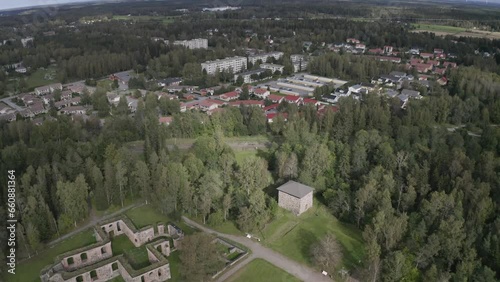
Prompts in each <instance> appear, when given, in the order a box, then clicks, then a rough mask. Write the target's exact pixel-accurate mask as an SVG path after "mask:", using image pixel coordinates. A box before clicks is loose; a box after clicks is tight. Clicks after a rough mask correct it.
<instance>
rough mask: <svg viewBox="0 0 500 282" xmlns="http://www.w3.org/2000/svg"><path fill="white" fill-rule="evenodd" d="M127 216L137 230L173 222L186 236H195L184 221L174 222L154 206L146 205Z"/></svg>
mask: <svg viewBox="0 0 500 282" xmlns="http://www.w3.org/2000/svg"><path fill="white" fill-rule="evenodd" d="M126 214H127V216H128V217H129V218H130V219H131V220H132V222H133V223H134V224H135V226H136V227H137V228H139V229H140V228H143V227H145V226H148V225H152V224H156V223H158V222H162V223H167V222H173V223H174V224H175V225H177V226H178V227H180V228H181V229H182V231H184V233H185V234H186V235H189V234H193V233H194V231H195V230H194V229H192V228H191V227H189V226H187V225H186V224H185V223H184V222H183V221H174V220H172V219H171V218H169V217H168V216H166V215H163V214H161V213H160V212H158V211H156V210H155V209H154V208H153V206H152V205H144V206H141V207H137V208H133V209H131V210H128V211H127V213H126Z"/></svg>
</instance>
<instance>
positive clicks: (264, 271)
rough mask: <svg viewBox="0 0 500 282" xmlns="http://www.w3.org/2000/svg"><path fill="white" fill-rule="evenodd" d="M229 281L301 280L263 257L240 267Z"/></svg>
mask: <svg viewBox="0 0 500 282" xmlns="http://www.w3.org/2000/svg"><path fill="white" fill-rule="evenodd" d="M227 281H228V282H261V281H266V282H296V281H297V282H299V281H300V280H299V279H297V278H296V277H295V276H293V275H291V274H289V273H287V272H285V271H284V270H281V269H280V268H277V267H276V266H274V265H272V264H270V263H268V262H267V261H265V260H263V259H255V260H253V261H251V262H250V263H249V264H248V265H246V266H245V267H244V268H242V269H240V270H239V271H238V272H236V273H235V274H234V275H233V276H231V277H230V278H229V279H228V280H227Z"/></svg>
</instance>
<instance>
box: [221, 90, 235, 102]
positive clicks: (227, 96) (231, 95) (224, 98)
mask: <svg viewBox="0 0 500 282" xmlns="http://www.w3.org/2000/svg"><path fill="white" fill-rule="evenodd" d="M239 97H240V93H238V92H236V91H231V92H227V93H224V94H221V95H219V96H218V98H219V100H222V101H226V102H229V101H234V100H237V99H238V98H239Z"/></svg>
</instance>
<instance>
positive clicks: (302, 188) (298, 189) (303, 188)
mask: <svg viewBox="0 0 500 282" xmlns="http://www.w3.org/2000/svg"><path fill="white" fill-rule="evenodd" d="M277 189H278V191H281V192H283V193H287V194H289V195H291V196H294V197H296V198H303V197H304V196H305V195H307V194H309V193H311V192H312V191H314V188H312V187H309V186H307V185H304V184H301V183H298V182H295V181H293V180H290V181H288V182H287V183H285V184H283V185H281V186H280V187H278V188H277Z"/></svg>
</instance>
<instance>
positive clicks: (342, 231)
mask: <svg viewBox="0 0 500 282" xmlns="http://www.w3.org/2000/svg"><path fill="white" fill-rule="evenodd" d="M327 233H333V234H334V235H335V236H336V238H337V240H338V241H339V243H340V244H341V245H342V246H343V248H344V259H343V263H342V264H343V266H344V267H346V268H348V269H353V268H355V267H357V266H359V261H360V260H361V261H362V260H363V258H364V243H363V239H362V236H361V231H360V230H358V229H356V228H355V227H353V226H350V225H347V224H343V223H341V222H340V221H338V220H337V219H336V218H335V217H334V216H333V215H331V214H330V212H329V211H328V210H327V209H326V207H325V206H323V205H322V204H320V203H318V202H317V201H316V202H315V204H314V207H313V208H311V209H310V210H308V211H307V212H305V213H303V214H302V215H300V216H298V217H297V216H295V215H293V214H292V213H290V212H288V211H286V210H283V209H281V215H280V216H279V217H278V218H277V219H275V220H274V221H273V222H271V223H270V224H268V225H267V226H266V227H265V228H264V230H263V231H262V232H261V233H260V236H261V237H262V239H263V241H264V244H265V245H267V246H269V247H271V248H272V249H274V250H276V251H278V252H280V253H282V254H284V255H286V256H288V257H290V258H291V259H294V260H296V261H298V262H301V263H304V264H308V265H310V266H313V265H312V261H311V256H310V248H311V246H312V245H313V244H314V243H316V242H318V241H319V240H321V238H323V237H324V236H325V235H326V234H327Z"/></svg>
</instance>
